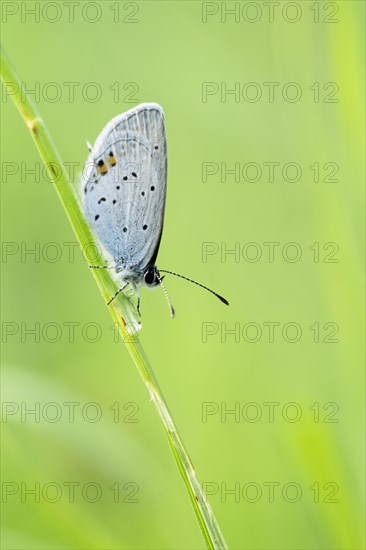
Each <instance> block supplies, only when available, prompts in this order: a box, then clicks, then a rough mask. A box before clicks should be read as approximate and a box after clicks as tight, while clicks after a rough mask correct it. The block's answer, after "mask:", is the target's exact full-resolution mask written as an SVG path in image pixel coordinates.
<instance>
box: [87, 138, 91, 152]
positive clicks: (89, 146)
mask: <svg viewBox="0 0 366 550" xmlns="http://www.w3.org/2000/svg"><path fill="white" fill-rule="evenodd" d="M86 146H87V148H88V150H89V153H91V152H92V146H91V145H90V143H89V141H88V140H87V141H86Z"/></svg>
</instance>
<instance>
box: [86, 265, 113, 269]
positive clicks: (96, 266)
mask: <svg viewBox="0 0 366 550" xmlns="http://www.w3.org/2000/svg"><path fill="white" fill-rule="evenodd" d="M88 268H89V269H113V268H114V265H88Z"/></svg>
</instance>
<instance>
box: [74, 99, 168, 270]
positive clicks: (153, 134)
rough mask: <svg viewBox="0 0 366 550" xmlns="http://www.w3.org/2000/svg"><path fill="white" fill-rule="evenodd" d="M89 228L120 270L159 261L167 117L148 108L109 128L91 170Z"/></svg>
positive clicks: (87, 202) (95, 152)
mask: <svg viewBox="0 0 366 550" xmlns="http://www.w3.org/2000/svg"><path fill="white" fill-rule="evenodd" d="M86 173H87V175H86V177H85V187H84V197H85V199H84V206H85V214H86V218H87V220H88V223H89V224H90V226H91V227H92V230H93V231H94V233H95V234H96V235H97V236H98V237H99V239H100V241H101V242H102V244H103V245H104V247H105V248H106V249H107V250H108V252H109V253H110V254H111V255H112V257H113V258H114V260H115V262H116V263H117V264H118V265H119V266H122V267H121V269H122V268H123V269H124V268H126V269H127V270H132V271H135V272H136V274H137V273H138V272H142V271H143V270H144V269H145V268H146V267H147V266H148V265H151V264H153V263H154V262H155V259H156V256H157V253H158V249H159V244H160V239H161V234H162V230H163V222H164V209H165V197H166V185H167V146H166V137H165V121H164V112H163V110H162V108H161V107H160V105H158V104H156V103H143V104H141V105H138V106H137V107H135V108H133V109H131V110H130V111H128V112H127V113H124V114H122V115H119V116H117V117H116V118H114V119H113V120H111V122H109V124H108V125H107V126H106V127H105V128H104V130H103V131H102V133H101V134H100V135H99V137H98V139H97V141H96V143H95V145H94V147H93V148H92V150H91V153H90V155H89V158H88V161H87V166H86Z"/></svg>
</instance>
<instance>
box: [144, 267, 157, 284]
mask: <svg viewBox="0 0 366 550" xmlns="http://www.w3.org/2000/svg"><path fill="white" fill-rule="evenodd" d="M144 280H145V283H146V284H147V285H152V284H153V283H154V281H155V273H154V271H153V270H152V269H149V270H148V271H146V273H145V276H144Z"/></svg>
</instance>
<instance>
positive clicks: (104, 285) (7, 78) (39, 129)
mask: <svg viewBox="0 0 366 550" xmlns="http://www.w3.org/2000/svg"><path fill="white" fill-rule="evenodd" d="M0 61H1V77H2V79H3V81H4V84H5V86H6V90H7V93H8V95H11V96H12V99H13V101H14V103H15V105H16V106H17V108H18V109H19V111H20V114H21V115H22V117H23V119H24V121H25V123H26V125H27V126H28V128H29V130H30V132H31V135H32V137H33V139H34V141H35V144H36V147H37V149H38V151H39V154H40V156H41V158H42V160H43V162H44V163H45V165H46V167H47V170H48V172H49V174H50V177H51V179H52V181H53V183H54V185H55V188H56V191H57V193H58V195H59V198H60V200H61V202H62V205H63V207H64V209H65V211H66V214H67V216H68V218H69V221H70V223H71V226H72V228H73V230H74V232H75V235H76V237H77V239H78V240H79V243H80V246H81V247H82V248H83V250H84V253H85V254H86V256H87V257H89V256H88V250H89V249H90V246H88V245H90V243H93V236H92V234H91V232H90V229H89V226H88V224H87V223H86V221H85V218H84V215H83V213H82V211H81V208H80V205H79V202H78V200H77V197H76V195H75V192H74V188H73V186H72V184H71V182H70V181H69V178H68V175H67V173H66V170H65V167H64V165H63V163H62V161H61V158H60V156H59V154H58V152H57V150H56V148H55V146H54V144H53V142H52V140H51V137H50V135H49V133H48V131H47V129H46V126H45V124H44V122H43V121H42V119H41V118H40V115H39V113H38V112H37V109H36V107H35V105H34V104H33V102H32V100H31V99H30V97H29V96H28V95H27V93H26V91H25V86H24V83H23V82H22V81H21V80H20V78H19V77H18V75H17V74H16V71H15V70H14V68H13V67H12V65H11V63H10V61H9V59H8V57H7V55H6V53H5V52H4V50H3V49H2V48H1V58H0ZM92 261H93V262H94V264H95V265H103V263H104V262H103V258H101V257H100V255H99V253H98V252H95V248H94V249H93V259H92ZM91 272H92V274H93V276H94V278H95V280H96V282H97V285H98V287H99V289H100V291H101V293H102V296H103V299H104V301H105V302H106V301H107V300H108V298H109V297H110V296H111V295H112V294H113V293H114V291H115V283H114V282H113V280H112V278H111V276H110V274H109V270H108V269H92V270H91ZM108 309H109V311H110V313H111V315H112V318H113V320H114V322H115V323H117V324H118V327H119V331H120V333H121V335H122V338H123V341H124V342H125V344H126V346H127V349H128V351H129V353H130V355H131V357H132V359H133V361H134V363H135V365H136V367H137V369H138V371H139V373H140V375H141V377H142V379H143V381H144V383H145V385H146V387H147V389H148V391H149V394H150V396H151V398H152V401H153V403H154V405H155V407H156V410H157V412H158V414H159V417H160V420H161V422H162V424H163V426H164V429H165V432H166V434H167V438H168V441H169V444H170V446H171V449H172V451H173V455H174V458H175V460H176V462H177V464H178V468H179V471H180V473H181V475H182V477H183V480H184V483H185V485H186V488H187V490H188V494H189V497H190V500H191V503H192V505H193V508H194V511H195V514H196V518H197V520H198V523H199V526H200V528H201V531H202V535H203V537H204V540H205V543H206V546H207V548H215V549H225V548H227V545H226V543H225V540H224V537H223V535H222V533H221V531H220V527H219V525H218V523H217V521H216V518H215V516H214V514H213V512H212V509H211V507H210V505H209V503H208V501H207V499H206V497H205V494H204V492H203V490H202V488H201V486H200V484H199V481H198V479H197V476H196V473H195V471H194V468H193V465H192V462H191V460H190V458H189V455H188V453H187V451H186V449H185V446H184V444H183V441H182V440H181V438H180V436H179V433H178V430H177V428H176V426H175V423H174V421H173V418H172V416H171V414H170V412H169V409H168V406H167V404H166V401H165V398H164V396H163V394H162V392H161V390H160V388H159V385H158V382H157V380H156V378H155V375H154V373H153V370H152V368H151V365H150V363H149V360H148V358H147V356H146V354H145V352H144V350H143V348H142V346H141V344H140V342H139V339H138V335H137V331H136V330H134V331H133V332H134V333H133V334H131V324H132V325H133V326H134V327H136V326H137V325H136V323H137V322H138V321H137V318H136V313H135V311H134V309H133V308H132V305H131V302H130V301H129V300H128V298H127V297H126V296H125V295H124V294H123V293H122V292H121V293H120V295H119V298H118V300H115V301H114V302H112V305H111V306H109V308H108Z"/></svg>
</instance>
